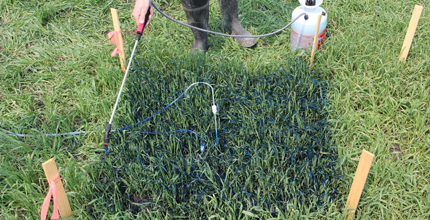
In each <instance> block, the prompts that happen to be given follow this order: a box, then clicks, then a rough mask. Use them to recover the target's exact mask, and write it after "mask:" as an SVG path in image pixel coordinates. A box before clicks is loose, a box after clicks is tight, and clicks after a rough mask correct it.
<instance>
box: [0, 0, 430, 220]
mask: <svg viewBox="0 0 430 220" xmlns="http://www.w3.org/2000/svg"><path fill="white" fill-rule="evenodd" d="M156 3H158V5H160V6H161V8H163V9H165V11H166V12H168V14H169V15H171V16H173V17H175V18H178V19H179V20H182V21H185V16H184V14H183V11H182V10H181V7H180V3H179V1H178V0H175V1H156ZM133 4H134V1H117V0H110V1H109V0H71V1H60V0H55V1H46V0H40V1H33V0H31V1H14V0H0V33H1V35H0V78H1V81H0V128H3V129H6V130H9V131H13V132H16V133H24V134H34V136H29V137H26V138H17V137H13V136H10V135H7V134H6V133H5V132H3V131H0V218H1V219H26V218H28V219H35V218H38V215H39V213H40V207H41V204H42V201H43V198H44V196H45V195H46V192H47V186H48V184H47V182H46V179H45V176H44V173H43V170H42V167H41V163H42V162H44V161H46V160H48V159H49V158H51V157H53V158H55V159H56V162H57V166H58V167H59V172H60V175H61V176H62V178H63V183H64V184H65V188H66V192H67V193H68V197H69V201H70V203H71V207H72V210H73V212H74V215H75V216H76V217H77V218H81V219H87V218H92V216H90V215H89V213H88V205H89V204H91V203H93V202H95V201H90V200H89V198H88V197H86V192H88V191H89V190H91V184H90V181H91V178H90V175H89V173H91V172H92V170H91V164H93V163H94V162H97V161H99V160H100V157H99V155H100V154H102V153H103V146H102V141H103V140H102V137H103V129H104V127H105V125H106V123H107V122H108V120H109V117H110V113H111V108H112V106H113V103H114V101H115V98H116V94H117V91H118V88H119V85H120V83H121V80H122V76H123V75H122V73H121V70H120V68H119V61H118V58H117V57H111V56H110V53H111V52H112V50H113V49H114V47H113V45H112V44H109V43H108V40H107V33H108V32H109V31H111V30H113V27H112V21H111V16H110V10H109V8H110V7H115V8H117V9H118V10H119V16H120V22H121V27H122V30H123V34H124V38H125V45H126V48H127V54H128V55H126V56H127V57H128V56H129V54H130V49H131V47H132V44H133V43H134V30H135V23H134V20H133V19H132V17H131V10H132V7H133ZM415 4H420V5H422V6H424V10H423V13H422V16H421V19H420V22H419V26H418V29H417V32H416V34H415V37H414V42H413V44H412V48H411V51H410V54H409V57H408V60H407V62H406V63H405V64H404V63H400V62H398V61H397V60H398V56H399V54H400V47H401V45H402V43H403V38H404V36H405V34H406V30H407V26H408V24H409V20H410V16H411V14H412V10H413V8H414V5H415ZM296 6H298V2H296V1H291V0H288V1H287V2H284V1H278V0H276V1H264V0H258V1H251V0H241V1H240V12H241V13H240V18H241V20H242V23H243V25H244V26H245V27H246V28H247V29H248V30H249V31H251V32H252V33H255V34H263V33H266V32H269V31H272V30H274V29H277V28H279V27H281V26H283V25H284V24H285V23H287V22H289V21H290V15H291V12H292V10H293V9H294V8H295V7H296ZM428 6H429V4H428V1H391V2H386V3H385V2H384V3H381V2H380V1H376V0H363V1H352V0H342V1H328V0H327V1H325V2H324V4H323V7H324V9H326V11H327V12H328V29H327V30H328V33H329V37H328V39H327V41H326V42H325V46H324V49H323V50H320V51H318V52H317V55H316V68H317V69H319V70H320V71H321V74H320V77H322V78H324V79H328V80H329V81H330V89H329V91H328V92H329V96H330V97H331V109H332V111H330V114H331V118H332V119H331V121H330V123H332V125H333V126H334V128H335V132H334V140H335V142H336V145H337V149H338V153H339V155H340V160H339V164H338V166H339V167H341V169H343V170H344V173H346V174H347V175H348V176H347V177H346V182H345V184H344V185H343V188H341V189H340V190H341V191H342V192H344V193H345V194H346V195H345V197H346V196H347V193H348V191H349V188H350V185H351V183H352V179H353V176H354V172H355V169H356V166H357V163H358V159H359V156H360V153H361V150H362V149H363V148H364V149H367V150H369V151H370V152H372V153H374V154H375V159H374V162H373V166H372V168H371V171H370V175H369V178H368V180H367V184H366V186H365V189H364V192H363V195H362V198H361V201H360V203H359V207H358V210H357V217H358V218H363V219H366V218H369V219H380V218H384V219H429V218H430V214H429V213H430V174H429V172H428V170H430V151H429V146H430V138H429V137H430V119H429V117H430V106H429V103H430V77H429V75H430V52H429V51H430V29H429V28H428V24H430V13H429V11H428V8H427V7H428ZM210 9H211V19H210V22H209V29H211V30H215V31H222V19H221V13H220V12H219V9H218V3H217V1H213V2H212V3H211V8H210ZM209 40H210V44H209V46H210V48H209V51H208V53H207V54H206V57H207V60H208V62H213V63H215V64H216V63H219V62H224V61H228V62H241V63H242V64H243V66H244V67H246V68H247V69H248V70H249V71H250V72H258V71H260V70H265V69H270V68H271V66H272V65H273V64H277V65H279V64H286V61H287V60H288V59H289V58H291V57H293V56H294V54H292V53H291V50H290V48H289V30H287V31H285V32H283V33H281V34H278V35H276V36H271V37H268V38H264V39H258V45H257V47H256V48H253V49H243V48H241V47H240V46H238V45H237V44H236V43H235V41H234V40H233V39H228V38H223V37H220V36H210V37H209ZM191 42H192V35H191V31H190V30H189V29H187V28H183V27H180V26H178V25H177V24H174V23H172V22H170V21H168V20H167V19H165V18H163V17H162V16H161V15H160V14H158V13H157V12H155V16H154V18H153V22H152V23H151V25H150V27H149V29H148V30H147V32H146V35H145V36H144V41H142V42H141V44H140V45H139V47H138V51H137V55H136V56H137V59H146V60H154V62H156V63H163V62H165V63H166V65H167V63H169V61H172V60H184V59H188V56H189V54H188V51H189V48H190V45H191ZM305 59H308V57H305ZM215 89H216V88H215ZM126 103H127V101H126V98H124V100H122V101H121V102H120V105H119V109H118V112H117V115H116V119H117V120H119V119H120V118H122V116H124V115H125V112H126V110H127V105H126ZM116 123H120V122H116ZM77 130H85V131H93V130H96V131H97V132H94V133H89V134H85V135H80V136H63V137H44V136H40V137H38V136H35V135H38V134H47V133H48V134H49V133H63V132H70V131H77ZM393 149H398V150H397V151H396V150H393ZM338 206H341V205H338ZM283 214H284V215H283V216H284V217H285V218H287V217H291V218H293V217H294V218H297V219H299V218H305V217H307V218H342V217H344V216H342V214H341V213H339V211H338V209H336V208H334V207H333V208H330V209H327V210H325V211H324V212H318V213H311V214H309V215H306V213H305V214H303V213H299V212H298V211H297V210H289V211H287V212H285V213H283ZM118 215H119V216H116V215H114V214H109V213H106V214H105V215H101V216H100V217H101V218H107V219H111V218H115V217H116V218H127V216H125V217H124V216H120V215H121V213H119V214H118ZM242 217H243V218H245V215H244V216H242Z"/></svg>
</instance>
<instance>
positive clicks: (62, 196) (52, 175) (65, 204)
mask: <svg viewBox="0 0 430 220" xmlns="http://www.w3.org/2000/svg"><path fill="white" fill-rule="evenodd" d="M42 167H43V171H45V175H46V179H47V180H48V182H51V181H54V182H55V186H56V188H57V201H58V211H59V212H60V216H61V217H62V218H65V217H69V216H72V209H70V204H69V201H68V200H67V195H66V192H65V191H64V187H63V183H62V182H61V179H60V178H58V176H59V174H58V170H57V165H56V164H55V161H54V159H53V158H51V159H49V160H47V161H46V162H45V163H43V164H42Z"/></svg>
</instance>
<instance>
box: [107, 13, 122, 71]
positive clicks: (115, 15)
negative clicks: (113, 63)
mask: <svg viewBox="0 0 430 220" xmlns="http://www.w3.org/2000/svg"><path fill="white" fill-rule="evenodd" d="M110 13H111V14H112V22H113V28H114V31H116V32H117V33H118V41H119V49H120V50H121V52H120V53H119V62H120V63H121V69H122V72H123V73H125V52H124V45H123V40H122V34H121V28H120V27H119V19H118V11H117V10H116V9H115V8H111V9H110Z"/></svg>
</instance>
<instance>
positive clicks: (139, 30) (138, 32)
mask: <svg viewBox="0 0 430 220" xmlns="http://www.w3.org/2000/svg"><path fill="white" fill-rule="evenodd" d="M150 9H151V6H150V7H148V11H147V12H146V15H145V22H143V24H139V25H138V26H137V29H136V42H135V43H134V47H133V51H132V52H131V56H130V60H129V61H128V66H127V70H126V71H125V75H124V79H123V80H122V84H121V87H120V89H119V92H118V97H117V98H116V102H115V105H114V106H113V110H112V115H111V116H110V120H109V124H107V125H106V129H105V136H104V143H105V153H108V146H109V133H110V131H111V128H112V121H113V117H114V116H115V112H116V108H117V107H118V102H119V98H120V97H121V93H122V89H123V88H124V84H125V80H126V79H127V75H128V71H129V70H130V66H131V61H132V60H133V57H134V52H135V51H136V46H137V44H138V43H139V40H140V38H141V37H142V33H143V29H144V28H145V26H146V23H147V22H148V19H149V10H150Z"/></svg>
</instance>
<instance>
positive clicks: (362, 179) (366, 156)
mask: <svg viewBox="0 0 430 220" xmlns="http://www.w3.org/2000/svg"><path fill="white" fill-rule="evenodd" d="M374 157H375V155H373V154H372V153H370V152H369V151H366V150H363V151H362V152H361V156H360V161H359V162H358V167H357V171H356V172H355V177H354V181H353V182H352V186H351V191H349V196H348V200H347V202H346V209H347V212H348V214H347V217H348V219H350V218H351V217H353V216H354V213H355V210H356V209H357V206H358V202H359V201H360V197H361V193H362V192H363V188H364V184H365V183H366V180H367V176H368V175H369V171H370V167H371V166H372V161H373V158H374Z"/></svg>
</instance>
